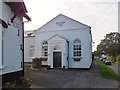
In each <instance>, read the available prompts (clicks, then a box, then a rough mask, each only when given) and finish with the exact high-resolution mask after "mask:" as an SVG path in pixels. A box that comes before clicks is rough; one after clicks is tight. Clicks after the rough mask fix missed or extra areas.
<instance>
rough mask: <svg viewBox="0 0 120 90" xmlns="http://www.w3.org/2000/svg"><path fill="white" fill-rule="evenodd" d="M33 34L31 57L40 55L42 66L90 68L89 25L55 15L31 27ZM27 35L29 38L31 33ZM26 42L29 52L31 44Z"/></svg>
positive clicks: (90, 45) (90, 41)
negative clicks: (32, 53) (42, 23)
mask: <svg viewBox="0 0 120 90" xmlns="http://www.w3.org/2000/svg"><path fill="white" fill-rule="evenodd" d="M34 34H35V37H33V38H34V40H33V41H34V43H35V44H34V56H33V57H35V58H41V60H42V65H43V66H49V67H50V68H65V69H68V68H90V66H91V64H92V35H91V27H90V26H88V25H85V24H83V23H80V22H78V21H76V20H74V19H71V18H69V17H67V16H65V15H62V14H59V15H58V16H56V17H55V18H53V19H52V20H50V21H49V22H48V23H46V24H45V25H43V26H42V27H40V28H39V29H37V30H35V32H34ZM28 36H29V35H28ZM29 38H30V39H31V36H29ZM27 44H28V46H29V48H28V49H29V51H31V50H30V49H31V48H32V47H33V46H32V47H31V46H30V45H29V43H27ZM30 44H31V43H30ZM29 53H31V52H29ZM30 61H31V60H30Z"/></svg>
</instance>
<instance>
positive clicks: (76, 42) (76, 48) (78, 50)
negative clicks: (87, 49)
mask: <svg viewBox="0 0 120 90" xmlns="http://www.w3.org/2000/svg"><path fill="white" fill-rule="evenodd" d="M73 53H74V57H78V58H79V57H81V42H80V40H78V39H76V40H74V45H73Z"/></svg>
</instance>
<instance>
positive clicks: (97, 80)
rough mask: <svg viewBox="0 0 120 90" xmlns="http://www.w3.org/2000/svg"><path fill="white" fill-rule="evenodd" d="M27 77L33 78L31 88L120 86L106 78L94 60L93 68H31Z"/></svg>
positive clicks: (26, 73) (26, 74)
mask: <svg viewBox="0 0 120 90" xmlns="http://www.w3.org/2000/svg"><path fill="white" fill-rule="evenodd" d="M25 77H26V78H29V79H31V80H32V85H31V88H118V81H116V80H109V79H105V78H103V77H102V76H101V75H100V67H99V65H98V64H97V63H96V62H93V65H92V67H91V69H89V70H83V69H68V70H53V69H51V70H35V69H32V70H29V71H27V72H25Z"/></svg>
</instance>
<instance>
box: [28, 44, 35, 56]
mask: <svg viewBox="0 0 120 90" xmlns="http://www.w3.org/2000/svg"><path fill="white" fill-rule="evenodd" d="M29 57H30V58H33V57H34V45H30V52H29Z"/></svg>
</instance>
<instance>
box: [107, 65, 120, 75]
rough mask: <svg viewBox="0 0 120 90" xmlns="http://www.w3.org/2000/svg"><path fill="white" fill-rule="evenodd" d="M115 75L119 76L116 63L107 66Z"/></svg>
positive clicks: (119, 68) (118, 68) (118, 67)
mask: <svg viewBox="0 0 120 90" xmlns="http://www.w3.org/2000/svg"><path fill="white" fill-rule="evenodd" d="M108 67H110V68H111V69H112V70H113V71H114V72H115V73H116V74H119V71H118V70H120V66H118V64H116V63H112V64H111V65H108Z"/></svg>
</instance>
